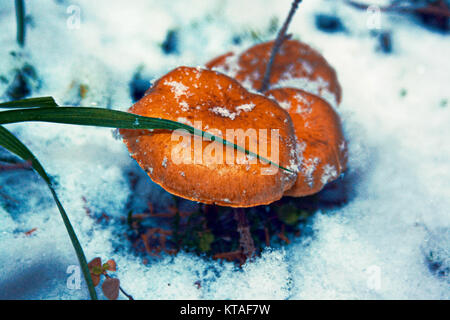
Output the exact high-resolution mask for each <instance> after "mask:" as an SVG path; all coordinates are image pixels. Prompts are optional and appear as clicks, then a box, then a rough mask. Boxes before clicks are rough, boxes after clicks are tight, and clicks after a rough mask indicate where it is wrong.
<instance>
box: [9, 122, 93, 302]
mask: <svg viewBox="0 0 450 320" xmlns="http://www.w3.org/2000/svg"><path fill="white" fill-rule="evenodd" d="M0 146H2V147H4V148H5V149H7V150H9V151H10V152H12V153H14V154H16V155H17V156H19V157H20V158H22V159H23V160H25V161H30V162H31V164H32V166H33V168H34V170H35V171H36V172H37V173H38V174H39V175H40V176H41V177H42V179H44V181H45V182H46V183H47V185H48V187H49V188H50V191H51V193H52V195H53V199H54V200H55V203H56V206H57V207H58V210H59V212H60V213H61V217H62V219H63V222H64V225H65V226H66V229H67V232H68V233H69V237H70V240H71V241H72V245H73V247H74V249H75V252H76V254H77V257H78V261H79V263H80V266H81V269H82V271H83V275H84V278H85V280H86V283H87V286H88V288H89V294H90V296H91V299H93V300H97V294H96V292H95V288H94V284H93V283H92V279H91V274H90V272H89V268H88V264H87V261H86V257H85V255H84V252H83V248H82V247H81V245H80V242H79V241H78V238H77V235H76V233H75V230H74V229H73V227H72V224H71V223H70V220H69V217H68V216H67V213H66V211H65V210H64V207H63V206H62V204H61V202H60V201H59V198H58V196H57V194H56V192H55V189H54V188H53V185H52V182H51V179H50V177H49V176H48V175H47V173H46V172H45V170H44V168H43V167H42V165H41V163H40V162H39V161H38V159H37V158H36V157H35V156H34V155H33V153H32V152H31V151H30V150H29V149H28V148H27V147H26V146H25V145H24V144H23V143H22V142H20V140H19V139H17V138H16V137H15V136H14V135H13V134H12V133H11V132H9V131H8V130H7V129H6V128H4V127H3V126H0Z"/></svg>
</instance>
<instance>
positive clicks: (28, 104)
mask: <svg viewBox="0 0 450 320" xmlns="http://www.w3.org/2000/svg"><path fill="white" fill-rule="evenodd" d="M57 106H58V104H57V103H56V102H55V99H53V97H39V98H29V99H23V100H15V101H11V102H3V103H0V108H46V107H57Z"/></svg>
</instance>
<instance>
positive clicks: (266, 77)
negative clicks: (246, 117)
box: [259, 0, 302, 92]
mask: <svg viewBox="0 0 450 320" xmlns="http://www.w3.org/2000/svg"><path fill="white" fill-rule="evenodd" d="M300 2H302V0H294V1H293V2H292V6H291V10H290V11H289V14H288V16H287V18H286V20H285V21H284V24H283V26H282V27H281V29H280V31H279V32H278V35H277V38H276V39H275V43H274V45H273V48H272V52H271V53H270V59H269V62H268V63H267V67H266V72H265V73H264V78H263V81H262V85H261V89H260V90H259V91H260V92H264V91H266V90H267V89H268V87H269V80H270V74H271V72H272V65H273V62H274V60H275V57H276V55H277V53H278V51H280V48H281V45H282V44H283V41H284V40H286V32H287V29H288V27H289V24H290V23H291V20H292V18H293V17H294V14H295V11H297V8H298V5H299V3H300Z"/></svg>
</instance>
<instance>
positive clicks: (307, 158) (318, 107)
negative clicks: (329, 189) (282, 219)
mask: <svg viewBox="0 0 450 320" xmlns="http://www.w3.org/2000/svg"><path fill="white" fill-rule="evenodd" d="M266 94H267V95H268V96H270V97H271V98H273V99H275V100H276V101H277V102H279V104H280V105H281V106H283V107H284V109H285V110H286V111H288V113H289V115H290V117H291V119H292V122H293V124H294V128H295V134H296V136H297V140H298V144H299V149H298V150H297V152H298V154H299V156H300V157H301V166H300V172H299V174H298V178H297V181H296V183H295V185H294V187H293V188H292V189H290V190H288V191H287V192H286V193H285V194H286V195H289V196H305V195H310V194H314V193H316V192H319V191H320V190H321V189H322V188H323V187H324V186H325V185H326V184H327V183H329V182H331V181H333V180H335V179H336V178H337V177H339V175H340V173H341V172H343V171H344V170H345V168H346V164H347V149H346V143H345V140H344V136H343V133H342V128H341V123H340V119H339V116H338V115H337V114H336V112H335V111H334V110H333V108H332V107H331V106H330V105H329V104H328V103H327V102H326V101H325V100H323V99H321V98H319V97H317V96H315V95H313V94H310V93H307V92H305V91H302V90H298V89H292V88H284V89H273V90H269V91H267V92H266Z"/></svg>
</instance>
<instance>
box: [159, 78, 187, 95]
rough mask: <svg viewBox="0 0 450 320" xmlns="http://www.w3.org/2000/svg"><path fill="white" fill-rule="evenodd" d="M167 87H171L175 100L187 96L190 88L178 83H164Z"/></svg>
mask: <svg viewBox="0 0 450 320" xmlns="http://www.w3.org/2000/svg"><path fill="white" fill-rule="evenodd" d="M164 84H165V85H166V86H169V87H171V89H170V90H171V91H172V92H173V93H174V94H175V98H179V97H180V96H182V95H186V94H187V93H188V87H186V86H185V85H184V84H182V83H181V82H178V81H168V80H166V81H164Z"/></svg>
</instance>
